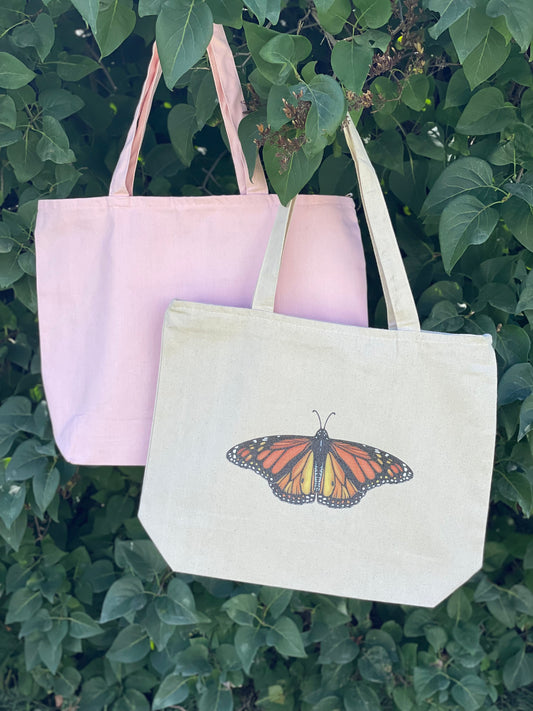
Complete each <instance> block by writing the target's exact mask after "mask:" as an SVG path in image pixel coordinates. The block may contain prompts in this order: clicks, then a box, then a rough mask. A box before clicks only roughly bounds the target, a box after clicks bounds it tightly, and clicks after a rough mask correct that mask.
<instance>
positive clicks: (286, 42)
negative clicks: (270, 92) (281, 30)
mask: <svg viewBox="0 0 533 711" xmlns="http://www.w3.org/2000/svg"><path fill="white" fill-rule="evenodd" d="M311 49H312V45H311V42H309V40H308V39H307V38H306V37H302V36H301V35H287V34H276V36H275V37H272V39H269V40H268V42H266V43H265V44H264V45H263V46H262V47H261V49H260V51H259V54H260V55H261V57H262V59H264V60H265V61H266V62H269V63H270V64H279V65H281V66H280V68H279V69H278V76H277V81H276V83H277V84H284V83H285V82H286V81H288V80H291V81H293V80H295V79H296V78H297V76H298V72H297V65H298V64H299V63H300V62H302V61H303V60H304V59H305V58H306V57H307V56H308V55H309V54H310V52H311Z"/></svg>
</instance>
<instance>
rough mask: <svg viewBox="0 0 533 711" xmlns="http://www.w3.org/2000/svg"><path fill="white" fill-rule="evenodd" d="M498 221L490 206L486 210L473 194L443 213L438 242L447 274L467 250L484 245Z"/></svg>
mask: <svg viewBox="0 0 533 711" xmlns="http://www.w3.org/2000/svg"><path fill="white" fill-rule="evenodd" d="M498 219H499V213H498V211H497V210H495V209H494V208H493V207H487V205H484V204H483V203H482V202H481V201H480V200H478V199H477V198H476V197H474V196H473V195H462V196H460V197H458V198H455V199H454V200H453V201H452V202H450V203H449V204H448V205H447V206H446V207H445V208H444V210H443V211H442V215H441V218H440V222H439V239H440V246H441V251H442V261H443V262H444V268H445V270H446V271H447V273H448V274H449V273H450V272H451V270H452V269H453V267H454V265H455V264H456V262H457V261H458V260H459V259H460V258H461V256H462V255H463V254H464V252H465V250H466V249H467V247H469V246H470V245H474V244H483V242H486V241H487V239H488V238H489V237H490V235H491V234H492V232H493V230H494V228H495V227H496V224H497V222H498Z"/></svg>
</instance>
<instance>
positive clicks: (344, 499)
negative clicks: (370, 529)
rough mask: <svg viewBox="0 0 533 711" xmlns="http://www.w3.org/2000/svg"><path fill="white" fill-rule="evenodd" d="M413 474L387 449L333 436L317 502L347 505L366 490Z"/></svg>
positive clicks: (397, 481)
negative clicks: (383, 449)
mask: <svg viewBox="0 0 533 711" xmlns="http://www.w3.org/2000/svg"><path fill="white" fill-rule="evenodd" d="M412 477H413V472H412V471H411V469H410V468H409V467H408V466H407V464H405V462H402V460H401V459H398V458H397V457H394V456H393V455H392V454H389V453H388V452H383V451H382V450H381V449H377V448H376V447H370V446H369V445H366V444H359V443H357V442H347V441H345V440H340V439H332V440H330V441H329V451H328V453H327V455H326V461H325V464H324V472H323V475H322V480H321V485H320V491H319V492H318V493H317V501H318V503H319V504H324V505H325V506H330V507H332V508H347V507H349V506H354V505H355V504H357V503H358V502H359V501H360V500H361V499H362V498H363V496H364V495H365V494H366V492H367V491H368V490H369V489H373V488H375V487H376V486H381V485H382V484H399V483H401V482H403V481H407V480H408V479H412Z"/></svg>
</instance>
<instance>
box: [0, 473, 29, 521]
mask: <svg viewBox="0 0 533 711" xmlns="http://www.w3.org/2000/svg"><path fill="white" fill-rule="evenodd" d="M0 482H1V483H0V518H1V519H2V521H3V522H4V524H5V526H6V528H8V529H9V528H11V526H12V525H13V523H14V522H15V521H16V519H17V518H18V517H19V515H20V513H21V511H22V509H23V508H24V502H25V500H26V487H25V486H24V484H17V483H16V482H8V481H6V480H5V476H4V472H3V471H2V472H0Z"/></svg>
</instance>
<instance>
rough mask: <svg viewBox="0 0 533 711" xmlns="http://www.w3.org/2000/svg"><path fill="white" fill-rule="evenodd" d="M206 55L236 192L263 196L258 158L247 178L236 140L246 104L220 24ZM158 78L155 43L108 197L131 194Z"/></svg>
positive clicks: (263, 185)
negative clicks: (227, 145) (230, 159)
mask: <svg viewBox="0 0 533 711" xmlns="http://www.w3.org/2000/svg"><path fill="white" fill-rule="evenodd" d="M207 54H208V56H209V62H210V64H211V69H212V71H213V78H214V81H215V88H216V92H217V96H218V101H219V104H220V109H221V112H222V118H223V120H224V126H225V128H226V133H227V135H228V141H229V144H230V150H231V157H232V158H233V164H234V166H235V173H236V176H237V183H238V185H239V192H240V193H241V194H242V195H245V194H248V193H265V194H266V193H268V185H267V182H266V179H265V175H264V172H263V168H262V167H261V163H260V161H259V159H258V160H257V162H256V165H255V171H254V174H253V176H252V178H251V179H250V176H249V174H248V167H247V164H246V158H245V157H244V152H243V150H242V146H241V142H240V140H239V134H238V127H239V123H240V121H241V119H242V118H243V116H244V115H245V110H246V105H245V103H244V97H243V94H242V88H241V84H240V80H239V75H238V74H237V68H236V66H235V60H234V59H233V54H232V52H231V49H230V46H229V44H228V41H227V39H226V35H225V32H224V28H223V27H222V25H213V37H212V39H211V41H210V43H209V46H208V48H207ZM160 78H161V64H160V62H159V55H158V54H157V47H156V45H155V42H154V46H153V50H152V59H151V61H150V64H149V66H148V71H147V74H146V79H145V82H144V85H143V88H142V91H141V97H140V99H139V103H138V105H137V109H136V111H135V115H134V117H133V121H132V124H131V126H130V130H129V132H128V136H127V138H126V142H125V144H124V148H123V149H122V152H121V154H120V157H119V159H118V162H117V165H116V168H115V171H114V173H113V177H112V179H111V186H110V190H109V194H110V195H132V194H133V179H134V177H135V169H136V167H137V160H138V157H139V151H140V149H141V144H142V141H143V138H144V133H145V130H146V124H147V122H148V115H149V113H150V109H151V107H152V101H153V98H154V93H155V90H156V89H157V85H158V84H159V80H160Z"/></svg>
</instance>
